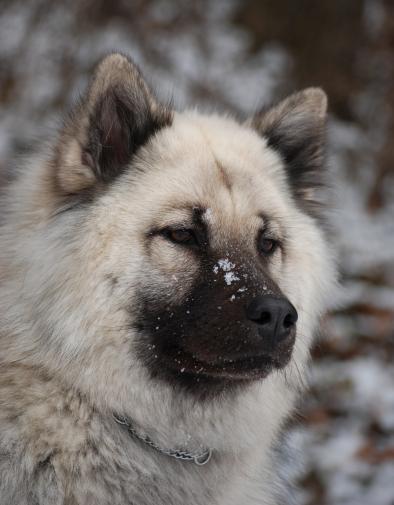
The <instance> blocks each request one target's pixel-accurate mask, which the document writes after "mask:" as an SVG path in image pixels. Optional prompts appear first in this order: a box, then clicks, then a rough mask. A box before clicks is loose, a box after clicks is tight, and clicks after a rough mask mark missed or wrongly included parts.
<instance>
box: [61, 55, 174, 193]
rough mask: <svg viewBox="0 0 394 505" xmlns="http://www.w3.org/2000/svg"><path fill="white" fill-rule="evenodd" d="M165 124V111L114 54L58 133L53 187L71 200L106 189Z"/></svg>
mask: <svg viewBox="0 0 394 505" xmlns="http://www.w3.org/2000/svg"><path fill="white" fill-rule="evenodd" d="M171 122H172V113H171V111H170V110H169V109H168V108H166V107H165V106H163V105H161V104H159V102H158V101H157V100H156V98H155V96H154V95H153V93H152V92H151V90H150V89H149V87H148V85H147V84H146V82H145V80H144V79H143V77H142V74H141V73H140V71H139V69H138V67H137V66H136V65H135V64H134V63H133V62H132V61H131V60H130V59H128V58H127V57H126V56H124V55H123V54H120V53H113V54H110V55H108V56H106V57H104V58H103V59H102V60H101V61H100V62H99V63H98V65H97V66H96V68H95V71H94V74H93V78H92V80H91V82H90V85H89V87H88V89H87V91H86V93H85V95H84V96H83V97H82V99H81V100H80V102H79V103H78V104H77V105H76V106H75V108H74V109H73V110H72V112H71V114H70V115H69V117H68V119H67V120H66V122H65V125H64V128H63V130H62V132H61V136H60V141H59V143H58V145H57V149H56V155H57V156H56V165H57V183H58V187H59V188H60V189H61V190H62V191H63V192H65V193H67V194H75V193H78V192H79V191H81V190H85V189H87V188H90V187H92V186H94V185H95V184H97V183H101V184H103V183H108V182H109V181H111V180H113V179H114V178H115V177H116V176H118V175H119V174H120V173H122V172H123V171H124V170H125V169H126V168H127V167H128V166H129V163H130V161H131V158H132V156H133V155H134V154H135V153H136V152H137V150H138V149H139V148H140V147H141V146H142V145H144V144H145V143H146V142H147V141H148V140H149V138H150V137H151V136H152V135H154V134H155V133H156V132H157V131H159V130H160V129H161V128H163V127H165V126H169V125H170V124H171Z"/></svg>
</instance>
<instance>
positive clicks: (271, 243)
mask: <svg viewBox="0 0 394 505" xmlns="http://www.w3.org/2000/svg"><path fill="white" fill-rule="evenodd" d="M278 245H279V243H278V241H277V240H275V239H272V238H267V237H264V236H261V237H260V239H259V244H258V247H259V251H260V253H262V254H264V255H265V256H270V255H271V254H273V253H274V252H275V250H276V249H277V247H278Z"/></svg>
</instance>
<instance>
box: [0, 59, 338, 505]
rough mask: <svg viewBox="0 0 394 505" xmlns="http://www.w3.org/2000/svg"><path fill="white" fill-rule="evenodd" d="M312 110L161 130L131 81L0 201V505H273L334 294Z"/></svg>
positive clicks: (111, 88) (113, 83)
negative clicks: (287, 431) (285, 432)
mask: <svg viewBox="0 0 394 505" xmlns="http://www.w3.org/2000/svg"><path fill="white" fill-rule="evenodd" d="M326 116H327V98H326V95H325V93H324V92H323V91H322V90H321V89H319V88H307V89H305V90H303V91H301V92H297V93H294V94H293V95H291V96H289V97H287V98H285V99H284V100H283V101H281V102H279V103H277V104H276V105H273V106H271V107H265V108H264V109H262V110H260V111H259V112H257V113H256V114H255V115H254V116H253V117H252V118H249V119H246V120H242V121H241V120H238V119H237V120H236V119H234V118H232V117H230V116H220V115H217V114H203V113H200V112H198V111H196V110H187V111H183V112H176V111H174V110H172V108H171V107H170V106H169V105H166V104H164V103H161V102H160V101H159V100H158V99H157V98H156V96H155V94H154V93H153V92H152V91H151V89H150V87H149V86H148V84H147V83H146V81H145V80H144V78H143V76H142V74H141V72H140V70H139V69H138V67H137V66H136V65H135V64H134V63H133V61H132V60H131V59H129V58H128V57H127V56H125V55H123V54H120V53H111V54H109V55H107V56H105V57H104V58H103V59H102V60H101V61H100V62H99V63H98V64H97V66H96V68H95V71H94V73H93V75H92V78H91V82H90V84H89V85H88V88H87V90H86V92H85V94H84V95H83V96H82V97H81V99H80V100H79V101H78V102H77V103H76V104H75V105H74V106H73V108H72V110H71V112H70V113H69V114H68V115H67V116H66V118H65V119H64V122H63V124H62V125H61V127H60V128H59V131H58V132H57V133H56V135H55V136H54V138H53V141H51V142H50V146H49V148H47V149H44V153H43V154H41V155H40V156H39V157H38V158H34V159H32V160H29V162H28V163H27V164H26V166H25V168H24V169H21V170H20V173H18V174H16V175H15V178H14V179H15V180H14V181H13V182H11V183H10V184H9V186H7V188H6V189H5V190H4V192H3V195H2V198H1V209H2V210H1V214H0V215H1V227H0V243H1V251H0V502H1V504H4V505H11V504H12V505H32V504H35V505H55V504H56V505H60V504H65V505H110V504H111V505H161V504H163V505H164V504H165V505H169V504H171V505H185V504H193V505H239V504H241V503H242V504H243V505H257V504H260V505H263V504H265V505H274V504H276V505H278V504H279V503H282V502H280V501H279V500H280V499H279V498H278V489H279V488H280V482H279V477H278V470H277V467H276V466H275V457H274V453H275V447H276V445H277V441H278V437H279V436H280V434H281V431H282V429H283V426H284V423H285V422H286V420H287V419H288V418H289V415H290V413H291V412H292V410H293V409H294V405H295V401H296V400H297V398H298V397H299V394H300V392H301V391H302V390H303V384H304V382H305V377H306V371H307V367H308V360H309V349H310V347H311V343H312V341H313V336H314V334H315V332H316V330H317V328H318V325H319V321H320V318H321V316H322V314H324V312H325V311H326V307H327V306H328V303H329V301H330V299H331V297H332V294H333V290H334V288H335V284H336V281H335V279H336V267H335V257H334V256H335V255H334V253H333V252H332V249H333V248H332V243H331V242H330V239H329V238H328V235H327V233H326V231H325V229H324V225H323V224H322V223H323V222H324V213H325V209H324V206H323V205H322V199H321V186H322V185H323V184H324V180H325V178H326V176H325V168H324V159H323V158H324V144H325V139H324V137H325V124H326Z"/></svg>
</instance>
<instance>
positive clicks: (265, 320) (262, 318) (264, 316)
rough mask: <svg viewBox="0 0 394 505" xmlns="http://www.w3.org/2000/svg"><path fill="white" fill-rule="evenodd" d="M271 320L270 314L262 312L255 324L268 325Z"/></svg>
mask: <svg viewBox="0 0 394 505" xmlns="http://www.w3.org/2000/svg"><path fill="white" fill-rule="evenodd" d="M271 320H272V316H271V313H270V312H262V313H261V315H260V317H259V319H258V320H257V321H256V323H259V324H268V323H270V322H271Z"/></svg>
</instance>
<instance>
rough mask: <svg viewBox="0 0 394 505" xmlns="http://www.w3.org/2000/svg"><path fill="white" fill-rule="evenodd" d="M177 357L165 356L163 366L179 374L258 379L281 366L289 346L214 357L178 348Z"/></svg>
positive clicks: (289, 352) (231, 378) (215, 377)
mask: <svg viewBox="0 0 394 505" xmlns="http://www.w3.org/2000/svg"><path fill="white" fill-rule="evenodd" d="M176 354H177V359H176V360H174V359H173V358H172V359H171V358H170V359H165V361H166V365H167V367H169V368H170V369H171V371H172V372H173V373H175V374H177V375H179V376H182V375H188V376H195V377H205V378H212V379H226V380H231V381H238V380H239V381H244V380H259V379H264V378H266V377H267V376H268V375H269V374H270V373H271V372H272V371H274V370H281V369H283V368H284V367H285V366H286V365H287V364H288V363H289V361H290V359H291V355H292V346H289V347H288V349H286V350H281V352H280V353H275V354H266V353H261V354H253V355H246V356H240V357H236V358H231V357H228V356H218V357H217V359H215V360H214V361H207V360H206V359H204V358H202V357H199V356H196V355H195V354H191V353H189V352H188V351H187V350H186V349H182V348H180V349H178V351H177V353H176Z"/></svg>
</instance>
